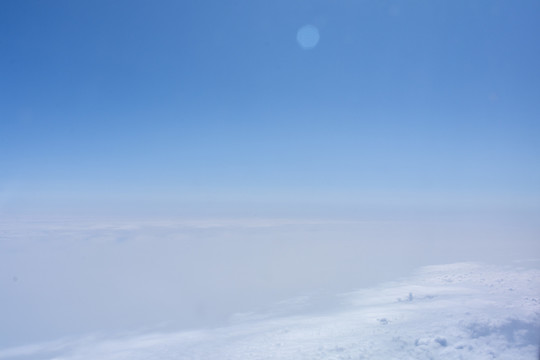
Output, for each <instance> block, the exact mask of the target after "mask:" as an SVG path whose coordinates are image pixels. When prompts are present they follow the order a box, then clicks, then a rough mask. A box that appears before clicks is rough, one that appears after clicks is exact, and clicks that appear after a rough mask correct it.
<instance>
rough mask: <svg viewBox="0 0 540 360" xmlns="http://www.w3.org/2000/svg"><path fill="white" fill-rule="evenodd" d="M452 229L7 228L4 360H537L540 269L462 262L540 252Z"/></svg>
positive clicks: (155, 224)
mask: <svg viewBox="0 0 540 360" xmlns="http://www.w3.org/2000/svg"><path fill="white" fill-rule="evenodd" d="M428 225H429V224H428ZM445 226H446V227H442V228H441V227H439V228H434V227H432V228H429V226H426V227H423V228H422V230H421V232H419V230H417V229H419V227H418V226H413V227H411V226H410V224H406V223H396V222H391V223H389V222H379V221H369V222H346V221H320V220H317V221H313V220H309V221H308V220H303V221H298V220H295V221H291V220H279V219H277V220H276V219H272V220H268V219H249V220H246V219H236V220H190V221H187V220H183V221H177V220H174V221H124V222H123V221H110V222H106V221H105V222H104V221H95V220H85V221H80V220H77V221H66V220H65V219H64V220H61V221H50V220H47V221H28V220H24V221H20V222H17V221H10V222H4V223H2V226H1V227H0V275H1V278H0V294H1V296H0V316H1V319H2V326H0V359H3V360H28V359H55V360H60V359H62V360H68V359H69V360H76V359H80V360H86V359H105V360H107V359H135V360H137V359H149V360H152V359H220V360H221V359H438V358H440V359H443V358H444V359H535V358H537V357H538V344H539V342H540V270H539V266H538V265H539V262H538V261H537V260H534V259H531V260H521V261H516V260H513V261H510V262H509V263H508V264H506V265H505V264H501V263H497V264H493V263H491V265H489V264H490V262H489V261H482V262H473V261H466V262H462V261H461V262H455V261H454V262H453V261H452V260H455V259H463V258H467V257H476V258H479V259H481V260H497V259H500V257H501V256H502V255H503V254H506V255H510V254H511V250H508V249H512V248H516V247H517V249H518V250H519V251H521V253H519V252H518V253H516V254H517V255H521V256H523V255H526V253H527V252H529V253H530V254H531V255H535V252H534V251H531V249H532V250H534V249H537V247H538V245H536V243H535V242H523V243H519V242H515V243H513V244H509V242H508V241H507V239H501V240H500V241H496V237H492V236H490V237H489V239H485V240H481V239H480V240H478V241H476V242H473V241H471V239H466V240H464V241H456V242H448V241H447V240H448V237H445V236H443V234H444V233H446V234H447V236H450V237H452V236H455V235H457V234H456V232H455V228H452V227H451V226H447V225H445ZM451 230H453V231H451ZM466 232H467V233H471V232H470V231H469V229H466ZM471 234H473V235H475V236H477V235H478V233H474V232H473V233H471ZM429 238H433V239H439V240H434V241H432V242H431V243H430V242H429V241H427V239H429ZM493 239H495V240H493ZM488 240H490V241H491V242H490V241H488ZM486 244H489V245H490V248H491V249H492V250H491V251H488V252H487V253H486V254H485V255H486V256H485V257H484V258H482V256H481V255H482V253H481V251H477V250H475V249H482V248H484V249H486ZM527 246H529V247H530V248H527ZM493 249H495V250H493ZM475 251H476V252H475ZM463 254H465V255H466V256H464V255H463ZM490 256H492V257H491V258H490ZM496 262H497V261H495V262H494V263H496ZM425 263H433V264H444V263H446V264H447V265H431V266H421V265H422V264H425Z"/></svg>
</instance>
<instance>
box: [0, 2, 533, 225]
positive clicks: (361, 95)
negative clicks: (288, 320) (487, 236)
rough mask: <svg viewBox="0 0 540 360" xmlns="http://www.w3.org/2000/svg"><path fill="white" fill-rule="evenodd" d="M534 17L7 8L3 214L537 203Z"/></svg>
mask: <svg viewBox="0 0 540 360" xmlns="http://www.w3.org/2000/svg"><path fill="white" fill-rule="evenodd" d="M538 19H540V3H539V2H538V1H480V0H479V1H427V0H425V1H420V0H419V1H407V2H403V1H271V2H268V1H202V2H201V1H159V2H150V1H75V2H74V1H57V0H54V1H15V0H6V1H2V2H0V47H1V51H0V206H2V211H3V212H4V213H16V212H18V213H20V212H23V213H24V212H26V211H30V210H31V209H35V208H40V209H42V210H43V211H45V212H47V213H49V214H50V213H51V211H52V212H53V213H54V212H55V211H66V210H67V211H71V210H76V209H78V208H79V207H80V208H84V207H87V208H92V207H93V208H94V209H95V208H96V207H97V209H98V210H99V209H100V208H102V209H103V210H104V209H105V208H106V209H110V208H111V207H115V206H116V207H118V208H119V209H120V208H121V207H122V206H124V207H131V206H134V205H135V204H141V206H142V204H157V205H156V208H159V207H160V206H165V205H164V204H165V203H166V204H168V205H167V206H170V207H171V208H178V207H182V206H184V205H185V204H188V203H189V204H191V205H190V206H193V204H195V206H193V208H194V209H195V208H196V207H197V206H203V207H204V204H208V203H222V204H225V205H223V206H224V209H227V207H228V206H229V205H230V206H232V204H236V205H235V206H236V207H240V208H241V207H242V206H253V204H254V203H260V204H268V203H273V204H276V203H277V204H287V203H289V204H290V203H295V204H300V205H298V206H299V207H300V208H301V207H302V206H303V205H302V204H310V203H318V204H325V203H328V204H330V203H333V204H335V203H337V204H341V203H347V204H349V206H352V207H354V206H356V205H358V206H361V205H362V204H367V205H366V206H367V207H368V208H369V206H371V205H373V204H376V203H385V204H386V205H387V204H388V203H396V202H399V203H401V204H405V206H407V205H411V204H413V203H414V202H416V201H424V202H429V201H432V202H433V201H435V202H437V203H438V204H439V205H440V206H442V207H445V206H447V205H448V204H451V203H453V202H456V201H461V202H463V201H465V202H469V203H470V202H473V203H475V202H477V203H478V204H480V203H483V204H484V205H485V204H488V206H489V204H493V203H497V204H498V205H500V206H503V207H504V206H509V204H516V203H518V204H523V203H527V205H526V206H530V205H531V204H532V205H533V206H537V205H538V203H539V202H538V199H539V197H540V196H539V195H540V186H539V185H538V184H540V161H539V159H540V156H539V155H540V145H539V143H540V142H539V139H540V105H539V104H540V66H538V64H540V42H539V41H538V34H540V21H538ZM306 25H310V26H312V28H311V29H313V27H314V28H315V29H316V30H318V33H319V41H318V42H317V43H316V44H315V46H312V47H310V48H305V47H302V46H300V44H299V43H298V41H297V32H298V30H299V29H301V28H302V27H303V26H306ZM419 199H421V200H419ZM433 199H435V200H433ZM456 199H458V200H456ZM160 204H161V205H160ZM197 204H198V205H197ZM227 204H228V205H227ZM242 204H251V205H242ZM386 205H385V206H386ZM261 206H262V207H263V208H264V205H261ZM520 206H521V205H520ZM164 208H165V207H164ZM308 208H309V206H308V207H306V208H305V209H306V210H308Z"/></svg>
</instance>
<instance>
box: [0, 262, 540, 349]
mask: <svg viewBox="0 0 540 360" xmlns="http://www.w3.org/2000/svg"><path fill="white" fill-rule="evenodd" d="M539 289H540V271H538V270H534V269H525V268H517V267H516V268H508V267H494V266H486V265H480V264H475V263H461V264H452V265H440V266H430V267H424V268H422V269H420V270H419V271H417V272H416V273H415V274H414V275H413V276H410V277H407V278H403V279H400V280H397V281H394V282H388V283H384V284H381V285H379V286H376V287H372V288H367V289H362V290H358V291H356V292H352V293H348V294H342V295H340V296H338V297H336V299H335V300H336V302H335V303H334V304H331V305H328V306H327V307H326V308H325V309H324V311H323V310H321V309H319V310H314V309H313V308H311V309H310V305H312V304H311V302H312V301H313V300H314V299H313V298H312V297H309V296H306V297H300V298H296V299H291V300H290V301H288V302H283V303H281V304H277V305H276V307H275V308H273V309H270V310H267V311H264V312H263V311H261V312H259V313H250V314H238V315H237V316H236V317H234V318H233V323H231V324H230V325H228V326H225V327H217V328H213V329H204V330H195V331H184V332H157V331H139V332H133V333H123V334H107V335H105V334H96V335H92V336H86V337H80V338H77V337H70V338H63V339H61V340H57V341H54V342H47V343H39V344H34V345H28V346H20V347H15V348H8V349H4V350H0V359H38V358H39V359H55V360H90V359H104V360H108V359H126V360H127V359H135V360H136V359H148V360H152V359H509V360H510V359H513V360H519V359H534V358H535V357H536V356H537V353H538V349H537V345H538V341H539V340H540V296H539V291H538V290H539Z"/></svg>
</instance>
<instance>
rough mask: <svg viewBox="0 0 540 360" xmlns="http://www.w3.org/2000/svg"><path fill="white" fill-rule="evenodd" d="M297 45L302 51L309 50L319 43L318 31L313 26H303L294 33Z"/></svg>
mask: <svg viewBox="0 0 540 360" xmlns="http://www.w3.org/2000/svg"><path fill="white" fill-rule="evenodd" d="M296 40H297V41H298V44H300V46H301V47H302V48H304V49H311V48H314V47H315V46H317V43H318V42H319V30H318V29H317V28H316V27H315V26H313V25H304V26H302V27H301V28H300V29H299V30H298V32H297V33H296Z"/></svg>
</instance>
